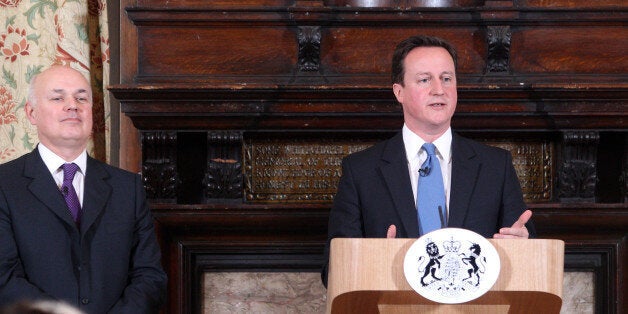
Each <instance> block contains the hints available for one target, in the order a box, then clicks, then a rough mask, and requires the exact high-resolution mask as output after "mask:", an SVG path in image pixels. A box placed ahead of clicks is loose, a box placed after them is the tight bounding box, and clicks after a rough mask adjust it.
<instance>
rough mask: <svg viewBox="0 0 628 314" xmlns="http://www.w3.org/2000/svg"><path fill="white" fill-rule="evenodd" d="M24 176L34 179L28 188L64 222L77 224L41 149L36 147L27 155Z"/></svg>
mask: <svg viewBox="0 0 628 314" xmlns="http://www.w3.org/2000/svg"><path fill="white" fill-rule="evenodd" d="M24 176H25V177H28V178H32V179H33V181H31V183H30V184H29V185H28V190H29V191H30V192H31V193H33V195H35V197H36V198H37V199H39V201H40V202H42V203H43V204H44V205H45V206H46V207H48V208H49V209H50V210H51V211H52V212H53V213H54V214H55V215H57V216H58V217H59V218H60V219H61V220H62V221H63V222H65V223H67V224H68V225H70V226H76V224H75V223H74V220H73V219H72V216H71V215H70V211H69V210H68V206H67V205H66V203H65V201H64V200H63V195H61V191H59V188H58V186H57V184H56V183H55V180H54V179H53V178H52V175H51V174H50V171H49V170H48V168H47V167H46V164H45V163H44V161H43V159H41V156H40V155H39V151H38V150H37V149H34V150H33V151H32V152H31V153H30V154H28V155H27V156H26V160H25V162H24Z"/></svg>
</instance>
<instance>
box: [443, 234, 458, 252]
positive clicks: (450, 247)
mask: <svg viewBox="0 0 628 314" xmlns="http://www.w3.org/2000/svg"><path fill="white" fill-rule="evenodd" d="M461 245H462V244H461V243H460V241H455V240H454V238H453V237H452V238H451V240H450V241H443V248H444V249H445V252H448V253H456V252H458V251H459V250H460V246H461Z"/></svg>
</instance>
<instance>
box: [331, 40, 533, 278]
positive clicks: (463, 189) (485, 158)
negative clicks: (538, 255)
mask: <svg viewBox="0 0 628 314" xmlns="http://www.w3.org/2000/svg"><path fill="white" fill-rule="evenodd" d="M456 58H457V56H456V51H455V49H454V47H453V46H452V45H451V44H450V43H448V42H446V41H445V40H442V39H440V38H437V37H430V36H414V37H410V38H408V39H406V40H404V41H402V42H401V43H399V44H398V45H397V47H396V49H395V51H394V53H393V60H392V81H393V93H394V95H395V97H396V99H397V101H398V102H399V103H400V104H401V107H402V109H403V116H404V125H403V128H402V130H401V132H399V133H397V134H396V135H395V136H394V137H392V138H390V139H388V140H386V141H383V142H381V143H378V144H376V145H375V146H373V147H371V148H368V149H366V150H364V151H361V152H357V153H354V154H351V155H349V156H347V157H346V158H345V159H344V160H343V162H342V177H341V179H340V182H339V184H338V191H337V193H336V196H335V198H334V203H333V206H332V209H331V212H330V216H329V226H328V227H329V228H328V239H327V245H326V247H325V255H326V259H327V261H328V260H329V244H330V241H331V239H333V238H338V237H342V238H386V237H388V238H394V237H397V238H418V237H419V236H421V235H423V234H425V233H427V232H429V231H432V230H435V229H439V228H441V227H443V226H447V227H456V228H464V229H469V230H471V231H474V232H476V233H479V234H481V235H483V236H485V237H487V238H491V237H493V238H528V237H529V236H531V235H532V236H534V229H533V226H532V224H531V222H529V219H530V217H531V216H532V212H531V211H529V210H526V204H525V203H524V201H523V193H522V191H521V186H520V184H519V180H518V178H517V174H516V173H515V169H514V167H513V165H512V157H511V155H510V153H509V152H508V151H506V150H503V149H499V148H495V147H490V146H487V145H484V144H480V143H478V142H476V141H473V140H470V139H466V138H464V137H461V136H459V135H457V134H456V133H454V132H452V130H451V118H452V116H453V115H454V111H455V110H456V104H457V101H458V94H457V89H456V65H457V59H456ZM322 279H323V283H324V284H325V285H327V263H326V264H325V265H324V267H323V270H322Z"/></svg>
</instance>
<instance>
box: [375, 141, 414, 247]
mask: <svg viewBox="0 0 628 314" xmlns="http://www.w3.org/2000/svg"><path fill="white" fill-rule="evenodd" d="M380 171H381V173H382V176H383V177H384V181H385V182H386V186H387V187H388V191H389V192H390V194H391V196H392V200H393V204H394V207H395V210H396V211H397V213H398V214H399V217H400V218H401V221H402V223H403V227H404V229H405V230H406V231H407V233H408V234H407V235H406V236H407V237H416V236H418V234H419V223H418V220H417V214H416V205H415V204H414V196H413V195H412V185H410V177H409V175H408V161H407V158H406V152H405V148H404V145H403V137H402V134H401V132H399V133H397V135H395V136H394V137H393V138H391V139H390V140H389V141H388V143H387V144H386V147H385V148H384V152H383V154H382V165H381V167H380Z"/></svg>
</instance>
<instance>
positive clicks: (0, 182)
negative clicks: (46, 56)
mask: <svg viewBox="0 0 628 314" xmlns="http://www.w3.org/2000/svg"><path fill="white" fill-rule="evenodd" d="M25 111H26V116H27V118H28V119H29V121H30V123H31V124H33V125H34V126H36V127H37V135H38V136H39V141H40V143H39V144H38V145H37V148H36V149H35V150H33V151H32V152H31V153H29V154H26V155H24V156H22V157H20V158H18V159H16V160H13V161H10V162H8V163H6V164H3V165H0V308H1V307H3V306H5V305H8V304H12V303H15V302H18V301H23V300H32V301H36V300H51V299H52V300H60V301H64V302H67V303H69V304H71V305H74V306H76V307H77V308H79V309H81V310H82V311H84V312H85V313H88V314H97V313H158V311H159V308H160V306H161V305H162V304H163V302H164V299H165V292H166V274H165V273H164V271H163V269H162V266H161V254H160V249H159V245H158V243H157V239H156V235H155V231H154V225H153V219H152V216H151V213H150V211H149V209H148V206H147V203H146V198H145V193H144V188H143V185H142V181H141V179H140V176H139V175H137V174H133V173H130V172H127V171H124V170H121V169H118V168H115V167H112V166H109V165H107V164H105V163H102V162H100V161H97V160H95V159H93V158H91V157H90V156H88V155H87V153H86V147H87V142H88V140H89V137H90V135H91V131H92V91H91V88H90V85H89V83H88V82H87V80H86V79H85V77H84V76H83V75H82V74H81V73H80V72H78V71H76V70H74V69H72V68H70V67H66V66H59V65H55V66H52V67H50V68H49V69H47V70H45V71H43V72H42V73H40V74H38V75H37V76H35V77H33V78H32V80H31V83H30V90H29V94H28V100H27V103H26V105H25Z"/></svg>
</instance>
